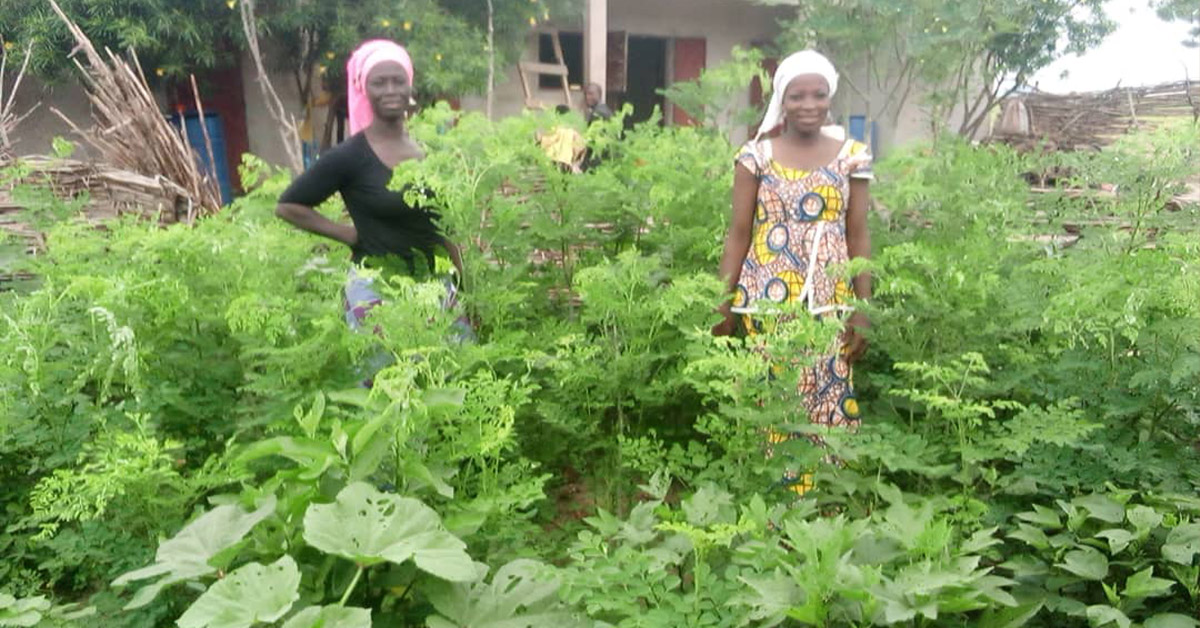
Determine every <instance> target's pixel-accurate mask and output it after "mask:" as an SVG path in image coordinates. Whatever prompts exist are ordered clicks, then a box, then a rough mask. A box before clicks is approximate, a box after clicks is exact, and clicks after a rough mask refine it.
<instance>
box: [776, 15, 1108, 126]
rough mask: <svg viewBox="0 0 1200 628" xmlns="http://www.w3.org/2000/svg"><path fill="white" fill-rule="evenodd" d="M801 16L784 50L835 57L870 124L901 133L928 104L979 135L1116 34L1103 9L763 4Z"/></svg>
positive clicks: (790, 25)
mask: <svg viewBox="0 0 1200 628" xmlns="http://www.w3.org/2000/svg"><path fill="white" fill-rule="evenodd" d="M758 1H759V2H761V3H765V4H777V5H778V4H786V5H792V6H795V7H796V16H795V18H794V19H792V20H789V21H787V22H785V24H784V32H783V33H782V35H781V36H780V40H779V44H780V47H781V48H783V49H785V50H795V49H798V48H804V47H814V48H817V49H820V50H822V51H824V52H826V53H828V54H829V55H830V56H831V57H832V58H833V60H834V61H835V62H836V63H837V64H838V65H839V66H840V67H842V68H844V69H847V70H850V71H849V72H846V73H845V75H844V76H845V83H846V85H847V86H848V87H849V89H850V91H852V92H853V93H854V94H856V95H857V96H858V97H859V98H861V99H862V100H863V101H864V103H865V107H866V114H867V117H868V118H874V117H886V118H888V119H889V120H890V122H891V123H892V124H893V125H894V124H895V123H896V121H897V119H898V117H899V115H900V113H901V111H902V110H903V109H904V105H905V104H906V103H907V102H908V100H909V99H910V98H911V97H912V96H913V94H921V95H922V96H923V97H924V99H925V101H926V102H927V103H928V104H930V105H931V106H932V108H933V110H934V115H933V117H934V119H935V120H946V119H948V117H949V114H951V112H953V113H954V114H955V117H956V118H957V119H958V120H959V124H958V127H957V129H956V130H957V132H958V133H960V134H963V135H968V136H970V135H973V134H974V133H975V132H977V131H978V130H979V128H980V127H981V125H982V124H983V122H984V121H985V120H986V119H987V117H988V114H989V113H990V112H991V110H992V109H993V108H995V107H996V106H997V105H998V104H999V103H1000V102H1001V101H1002V100H1003V99H1004V98H1005V97H1007V96H1008V95H1010V94H1012V93H1013V92H1015V91H1016V90H1018V89H1021V88H1023V87H1025V86H1026V84H1027V83H1028V81H1029V78H1030V77H1031V76H1033V74H1034V73H1036V72H1037V70H1039V69H1041V68H1043V67H1045V66H1046V65H1048V64H1049V63H1050V62H1052V61H1054V60H1055V59H1057V58H1059V57H1060V56H1062V55H1064V54H1067V53H1068V52H1075V53H1078V52H1083V51H1084V50H1087V49H1088V48H1090V47H1092V46H1094V45H1096V44H1097V43H1099V41H1100V40H1101V39H1102V38H1103V37H1104V36H1105V35H1106V34H1108V33H1109V32H1110V31H1111V29H1112V24H1111V22H1110V21H1109V20H1108V19H1107V18H1106V17H1105V15H1104V12H1103V6H1102V5H1103V0H1009V1H1008V2H994V1H993V0H962V1H960V2H945V0H912V1H910V2H904V3H897V2H894V0H758Z"/></svg>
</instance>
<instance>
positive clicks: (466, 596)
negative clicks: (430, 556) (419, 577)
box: [427, 559, 583, 628]
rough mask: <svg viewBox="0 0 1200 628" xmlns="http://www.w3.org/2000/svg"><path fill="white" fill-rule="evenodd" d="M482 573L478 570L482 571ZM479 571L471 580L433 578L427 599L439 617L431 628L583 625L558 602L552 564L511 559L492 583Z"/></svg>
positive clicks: (430, 622)
mask: <svg viewBox="0 0 1200 628" xmlns="http://www.w3.org/2000/svg"><path fill="white" fill-rule="evenodd" d="M481 571H482V569H481ZM482 575H483V574H482V573H480V574H479V576H480V577H479V579H478V581H476V582H471V583H457V584H455V583H450V582H433V583H430V585H429V586H428V588H427V594H428V596H429V601H430V602H431V603H432V604H433V607H434V608H435V609H437V612H438V613H439V615H437V616H433V617H430V618H429V620H428V625H429V627H430V628H443V627H446V628H450V627H455V628H457V627H459V626H470V627H471V628H570V627H573V626H582V625H583V624H582V623H581V622H579V621H578V620H577V619H576V618H575V617H573V616H572V615H571V613H570V612H569V611H568V610H567V609H566V608H565V607H564V606H563V605H562V603H561V602H560V600H559V597H558V589H559V587H560V586H561V582H559V579H558V578H557V577H556V576H554V575H553V568H552V567H549V566H547V565H544V564H542V563H540V562H537V561H534V560H527V559H518V560H514V561H512V562H510V563H508V564H506V565H504V566H503V567H501V568H500V569H498V570H497V571H496V574H495V575H494V576H492V581H491V583H487V582H485V581H484V580H483V578H482Z"/></svg>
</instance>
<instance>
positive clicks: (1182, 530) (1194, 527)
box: [1162, 523, 1200, 565]
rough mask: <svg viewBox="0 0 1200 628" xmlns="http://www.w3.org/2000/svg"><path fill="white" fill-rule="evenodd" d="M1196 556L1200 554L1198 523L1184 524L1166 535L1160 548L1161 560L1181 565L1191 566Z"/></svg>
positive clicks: (1199, 524) (1199, 528) (1199, 527)
mask: <svg viewBox="0 0 1200 628" xmlns="http://www.w3.org/2000/svg"><path fill="white" fill-rule="evenodd" d="M1196 554H1200V523H1185V524H1183V525H1180V526H1176V527H1175V528H1173V529H1172V530H1171V532H1170V533H1168V534H1167V540H1166V542H1164V543H1163V546H1162V555H1163V558H1165V559H1167V560H1169V561H1171V562H1174V563H1179V564H1181V565H1191V564H1192V559H1193V558H1194V557H1195V556H1196Z"/></svg>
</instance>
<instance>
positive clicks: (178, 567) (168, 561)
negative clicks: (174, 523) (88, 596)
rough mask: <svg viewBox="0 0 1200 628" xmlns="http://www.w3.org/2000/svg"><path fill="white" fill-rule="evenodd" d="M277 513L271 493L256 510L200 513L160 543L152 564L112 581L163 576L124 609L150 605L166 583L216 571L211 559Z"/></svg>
mask: <svg viewBox="0 0 1200 628" xmlns="http://www.w3.org/2000/svg"><path fill="white" fill-rule="evenodd" d="M274 512H275V497H274V496H271V497H269V498H267V500H266V501H264V502H263V504H262V506H260V507H259V508H258V509H257V510H255V511H254V512H246V511H244V510H242V509H241V508H238V507H237V506H235V505H232V504H230V505H225V506H217V507H216V508H213V509H212V510H210V511H208V512H206V513H204V514H203V515H200V516H199V517H197V518H196V520H195V521H193V522H191V523H189V524H188V525H187V526H186V527H184V528H183V529H182V530H180V531H179V534H176V535H175V536H174V537H172V538H171V539H170V540H168V541H163V543H162V544H161V545H159V546H158V552H157V553H155V555H154V564H153V565H150V566H149V567H143V568H141V569H138V570H135V571H131V572H129V573H126V574H124V575H122V576H120V577H119V578H117V579H116V580H114V581H113V586H115V587H120V586H124V585H126V584H129V583H130V582H136V581H138V580H147V579H149V578H153V577H156V576H161V577H160V578H159V579H158V580H156V581H155V582H153V583H151V584H149V585H146V586H144V587H142V588H141V589H140V590H139V591H138V592H137V593H136V594H135V595H134V596H133V599H132V600H131V601H130V602H129V604H127V605H126V606H125V608H126V609H127V610H128V609H134V608H140V607H142V606H145V605H147V604H149V603H150V602H151V601H152V600H153V599H154V598H155V597H156V596H157V595H158V593H159V592H160V591H162V589H163V588H165V587H167V586H170V585H172V584H175V583H178V582H183V581H185V580H193V579H196V578H199V577H201V576H206V575H208V574H211V573H213V572H215V571H216V568H215V567H213V566H212V565H210V564H209V561H211V560H212V559H213V557H214V556H216V555H217V554H219V553H221V551H223V550H225V549H227V548H229V547H232V546H233V545H235V544H236V543H238V542H239V541H241V540H242V537H244V536H246V534H247V533H248V532H250V530H251V529H252V528H253V527H254V526H256V525H258V523H259V522H260V521H262V520H263V519H266V518H267V517H269V516H271V514H272V513H274Z"/></svg>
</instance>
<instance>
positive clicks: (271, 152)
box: [241, 50, 325, 166]
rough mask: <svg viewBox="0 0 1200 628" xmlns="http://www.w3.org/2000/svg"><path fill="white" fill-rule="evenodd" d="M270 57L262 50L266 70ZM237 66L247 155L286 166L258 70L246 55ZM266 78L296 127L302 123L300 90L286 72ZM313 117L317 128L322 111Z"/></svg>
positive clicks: (267, 51) (266, 51)
mask: <svg viewBox="0 0 1200 628" xmlns="http://www.w3.org/2000/svg"><path fill="white" fill-rule="evenodd" d="M271 54H272V53H271V51H270V50H264V51H263V57H264V58H265V59H266V61H267V64H268V67H270V65H271V61H270V60H271V59H272V58H273V57H271ZM241 65H242V83H243V85H244V88H245V99H246V128H247V129H248V135H249V139H250V152H251V153H253V154H254V155H256V156H258V157H260V158H262V159H264V160H266V161H267V162H269V163H272V164H275V165H277V166H286V165H287V162H288V159H287V150H286V149H285V148H284V143H283V136H282V135H281V134H280V126H279V123H277V122H276V121H275V118H273V117H272V116H271V110H270V108H269V107H268V106H267V97H266V96H264V95H263V90H262V88H261V86H260V85H259V83H258V70H257V69H255V67H254V60H253V59H251V58H250V57H249V55H243V58H242V63H241ZM270 78H271V84H272V85H273V86H274V87H275V91H276V93H278V94H279V99H280V100H282V101H283V104H284V106H285V107H287V108H288V111H289V113H290V114H291V115H293V116H295V118H296V124H297V125H300V124H302V123H303V122H304V103H302V102H300V90H299V88H298V87H297V86H296V80H295V79H294V78H292V75H291V73H288V72H272V73H271V74H270ZM314 117H315V118H316V119H317V120H319V124H318V126H319V127H320V126H322V125H323V124H324V121H325V118H324V113H323V112H317V115H316V116H314Z"/></svg>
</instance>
